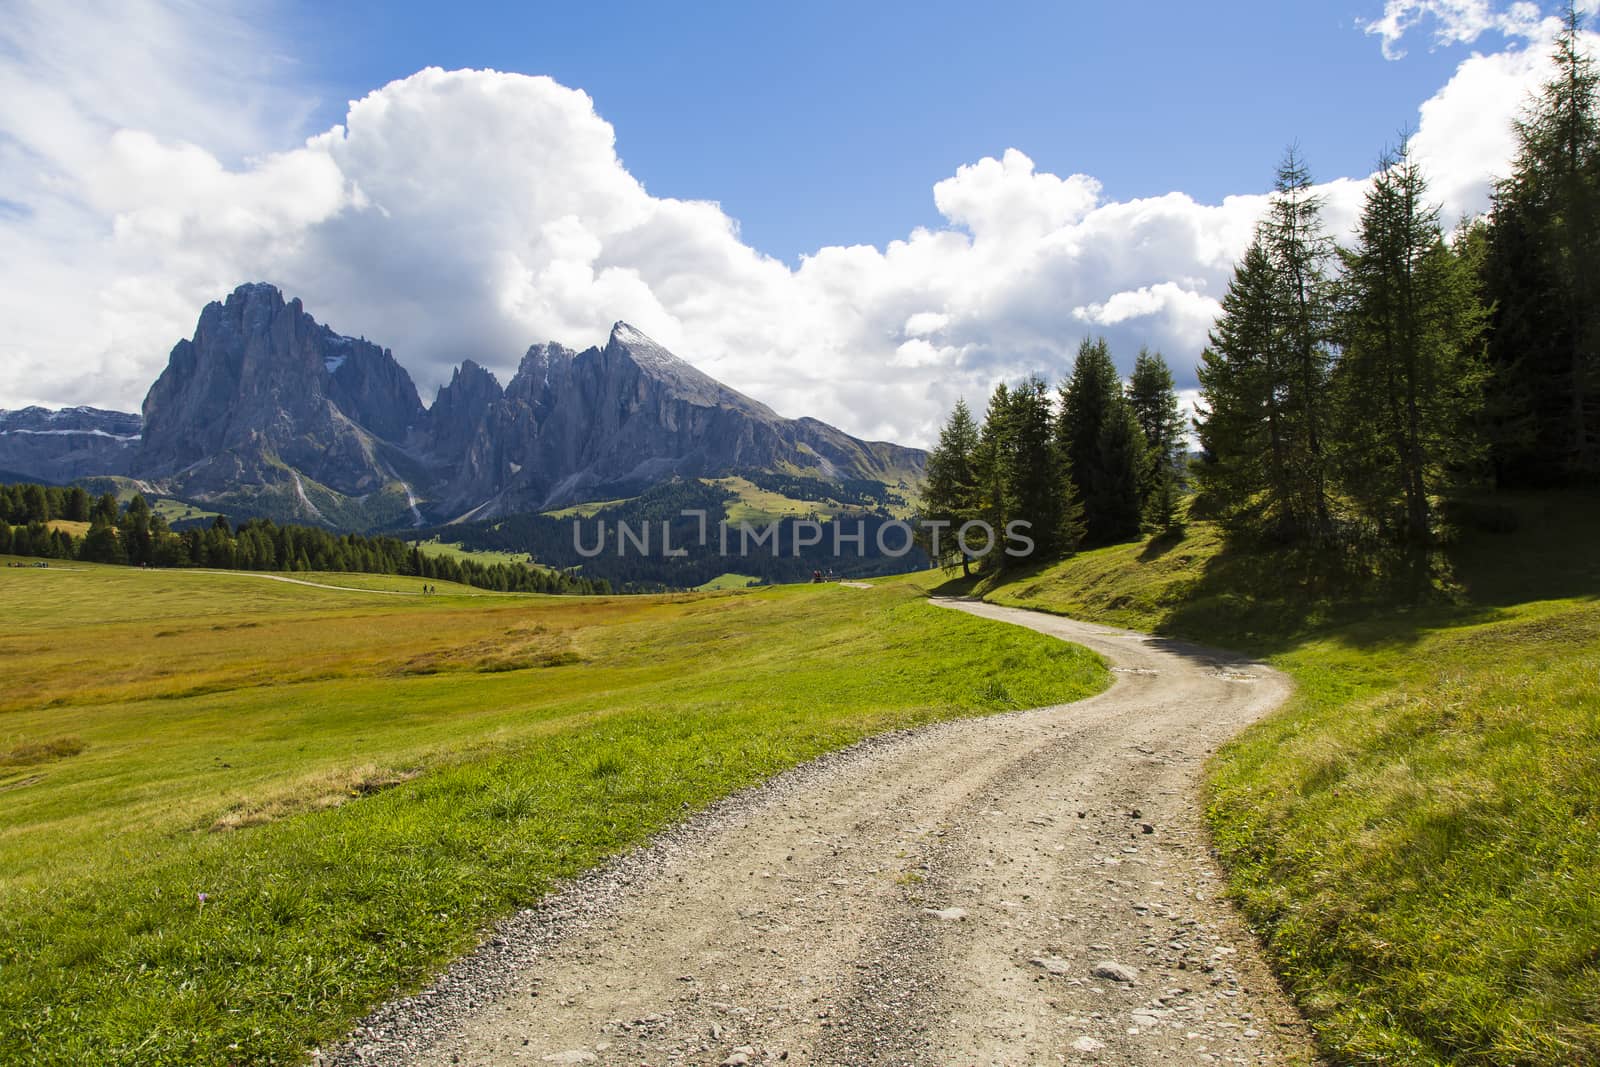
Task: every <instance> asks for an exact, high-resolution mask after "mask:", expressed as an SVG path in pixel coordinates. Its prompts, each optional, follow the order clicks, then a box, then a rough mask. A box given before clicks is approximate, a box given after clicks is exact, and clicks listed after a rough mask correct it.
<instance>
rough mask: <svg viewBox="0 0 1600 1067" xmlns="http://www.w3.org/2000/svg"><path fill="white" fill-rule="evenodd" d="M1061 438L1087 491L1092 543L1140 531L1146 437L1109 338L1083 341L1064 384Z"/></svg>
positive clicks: (1069, 464) (1071, 471)
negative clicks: (1139, 424)
mask: <svg viewBox="0 0 1600 1067" xmlns="http://www.w3.org/2000/svg"><path fill="white" fill-rule="evenodd" d="M1056 437H1057V441H1058V443H1059V446H1060V448H1061V452H1062V455H1063V456H1064V458H1065V463H1066V468H1067V473H1068V475H1069V476H1070V478H1071V480H1072V482H1073V484H1074V485H1076V486H1077V488H1078V492H1079V493H1080V494H1081V498H1082V501H1083V515H1084V525H1085V530H1086V533H1085V537H1086V540H1087V541H1088V543H1090V544H1110V543H1112V542H1114V541H1121V540H1125V539H1127V538H1130V537H1134V536H1137V534H1138V533H1139V518H1140V495H1139V488H1140V479H1141V472H1142V471H1143V469H1144V466H1145V458H1144V457H1145V445H1144V437H1143V434H1142V433H1141V431H1140V430H1139V426H1138V423H1137V422H1136V421H1135V418H1134V414H1133V410H1132V408H1131V407H1130V406H1129V404H1128V400H1127V398H1126V397H1125V396H1124V395H1123V391H1122V382H1121V381H1120V380H1119V379H1118V377H1117V368H1116V364H1115V363H1113V362H1112V359H1111V348H1110V346H1109V345H1108V344H1107V343H1106V341H1105V338H1103V337H1102V338H1095V339H1089V338H1085V339H1084V341H1083V342H1082V343H1081V344H1080V345H1079V346H1078V356H1077V359H1076V360H1075V361H1074V363H1073V366H1072V374H1071V375H1070V376H1069V377H1068V379H1067V381H1066V382H1065V383H1064V384H1063V385H1062V387H1061V415H1060V419H1059V421H1058V423H1057V427H1056Z"/></svg>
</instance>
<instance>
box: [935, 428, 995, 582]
mask: <svg viewBox="0 0 1600 1067" xmlns="http://www.w3.org/2000/svg"><path fill="white" fill-rule="evenodd" d="M979 448H980V444H979V438H978V424H977V422H976V421H975V420H974V419H973V417H972V411H971V410H970V409H969V408H968V407H967V403H966V401H965V400H958V401H956V406H955V410H954V411H953V412H951V414H950V421H949V422H947V423H945V426H944V429H942V430H941V431H940V432H939V443H938V445H937V446H935V448H934V449H933V451H932V452H930V453H929V454H928V466H927V477H926V481H925V483H924V486H923V505H924V510H925V512H926V515H927V517H928V518H929V519H932V520H934V521H936V522H944V523H948V524H949V526H948V527H947V528H946V529H945V530H944V531H943V532H942V534H941V536H940V538H939V543H938V548H939V551H938V553H937V554H936V556H937V558H936V559H935V560H934V562H936V563H938V564H940V565H941V566H954V564H955V562H956V561H957V560H959V561H960V563H961V571H962V574H964V575H970V574H971V573H972V560H971V559H970V558H969V557H968V556H967V555H966V553H964V552H962V551H961V549H960V546H959V544H958V543H957V541H956V532H957V531H958V530H959V529H960V528H961V526H962V524H963V523H966V522H970V521H972V520H974V519H978V518H981V517H982V512H983V494H982V485H981V482H980V480H979V463H978V453H979ZM929 547H930V549H931V548H932V545H931V543H930V545H929Z"/></svg>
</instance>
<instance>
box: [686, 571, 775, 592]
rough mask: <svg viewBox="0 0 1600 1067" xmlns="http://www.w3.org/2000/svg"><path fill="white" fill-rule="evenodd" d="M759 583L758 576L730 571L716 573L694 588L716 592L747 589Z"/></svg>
mask: <svg viewBox="0 0 1600 1067" xmlns="http://www.w3.org/2000/svg"><path fill="white" fill-rule="evenodd" d="M760 584H761V579H760V578H755V577H752V576H750V575H748V574H734V573H732V572H731V571H730V572H729V573H727V574H719V575H717V576H716V577H715V578H713V579H711V580H710V581H709V582H702V583H700V584H699V585H697V586H695V590H696V591H697V592H701V593H716V592H721V591H722V590H725V589H748V588H750V587H751V586H753V585H760Z"/></svg>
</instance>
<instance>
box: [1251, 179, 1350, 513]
mask: <svg viewBox="0 0 1600 1067" xmlns="http://www.w3.org/2000/svg"><path fill="white" fill-rule="evenodd" d="M1312 188H1313V184H1312V180H1311V172H1310V170H1309V169H1308V168H1307V167H1306V165H1305V161H1304V160H1303V159H1301V157H1300V154H1299V151H1298V150H1297V149H1295V148H1293V147H1291V148H1290V149H1289V151H1288V153H1287V154H1286V155H1285V156H1284V160H1283V162H1282V163H1281V164H1280V165H1279V167H1278V175H1277V181H1276V184H1275V186H1274V191H1273V196H1272V202H1271V206H1270V207H1269V208H1268V211H1267V217H1266V219H1265V220H1263V222H1262V225H1261V240H1262V245H1263V247H1264V248H1265V250H1266V253H1267V258H1268V260H1269V262H1270V263H1271V264H1272V277H1273V282H1274V285H1273V295H1274V300H1273V307H1272V327H1273V337H1272V343H1273V347H1274V348H1275V349H1276V350H1277V351H1276V357H1277V358H1276V360H1275V363H1276V364H1277V367H1278V371H1279V373H1278V377H1277V380H1275V381H1274V382H1273V387H1274V388H1275V389H1276V390H1277V391H1279V392H1280V394H1281V403H1280V409H1281V413H1282V414H1283V415H1284V416H1285V419H1284V424H1285V429H1286V431H1287V436H1286V439H1285V441H1284V444H1285V445H1286V446H1287V447H1286V449H1285V452H1284V459H1285V461H1286V464H1287V475H1288V477H1287V479H1286V481H1285V483H1284V485H1283V486H1282V487H1281V491H1282V492H1283V493H1285V494H1286V496H1287V499H1285V500H1283V501H1282V504H1283V505H1284V518H1285V520H1286V522H1287V524H1288V527H1287V529H1288V532H1290V533H1293V534H1296V535H1300V536H1307V535H1323V534H1326V533H1327V532H1328V531H1329V530H1330V528H1331V525H1332V523H1331V514H1330V508H1329V503H1328V461H1327V453H1326V446H1327V443H1326V440H1325V438H1326V433H1327V422H1328V406H1329V402H1328V368H1329V366H1330V364H1331V363H1332V360H1333V354H1332V350H1331V348H1330V346H1329V343H1328V341H1329V335H1330V333H1331V327H1332V317H1333V316H1332V310H1333V304H1332V289H1331V283H1330V280H1329V277H1328V266H1329V263H1330V262H1331V260H1332V259H1333V255H1334V246H1333V241H1332V239H1331V238H1330V237H1329V236H1328V233H1327V230H1326V229H1325V228H1324V226H1323V224H1322V198H1321V197H1319V196H1316V195H1315V194H1314V193H1313V192H1312Z"/></svg>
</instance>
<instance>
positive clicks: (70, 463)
mask: <svg viewBox="0 0 1600 1067" xmlns="http://www.w3.org/2000/svg"><path fill="white" fill-rule="evenodd" d="M140 433H141V422H140V419H139V416H137V415H130V414H127V413H126V412H121V411H103V410H101V409H100V408H62V409H61V410H60V411H50V410H48V409H46V408H39V407H31V408H22V409H20V410H17V411H0V470H4V471H12V472H17V473H19V474H22V475H25V476H27V477H30V478H36V479H38V480H40V481H44V482H56V483H64V482H70V481H72V480H73V479H74V478H83V477H87V476H90V475H100V474H127V473H128V471H129V470H130V469H131V466H132V462H133V457H134V456H135V454H136V453H137V452H138V448H139V437H140Z"/></svg>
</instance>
